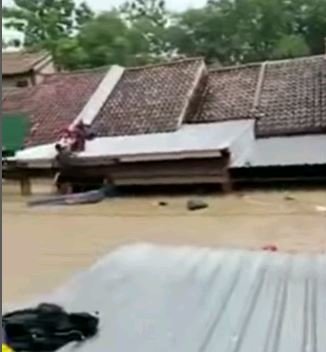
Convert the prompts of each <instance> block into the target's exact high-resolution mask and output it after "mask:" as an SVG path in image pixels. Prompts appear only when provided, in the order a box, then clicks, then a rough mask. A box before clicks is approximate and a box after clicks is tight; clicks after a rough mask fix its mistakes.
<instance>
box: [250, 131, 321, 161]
mask: <svg viewBox="0 0 326 352" xmlns="http://www.w3.org/2000/svg"><path fill="white" fill-rule="evenodd" d="M245 164H246V163H244V166H248V167H249V166H290V165H318V164H319V165H320V164H326V134H320V135H306V136H291V137H277V138H276V137H275V138H274V137H273V138H261V139H257V140H256V141H255V145H254V150H253V153H252V154H251V156H250V157H249V159H248V160H247V165H245Z"/></svg>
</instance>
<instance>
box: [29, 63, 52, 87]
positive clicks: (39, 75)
mask: <svg viewBox="0 0 326 352" xmlns="http://www.w3.org/2000/svg"><path fill="white" fill-rule="evenodd" d="M35 71H36V72H35V76H34V80H35V84H40V83H42V82H43V80H44V75H50V74H53V73H55V72H56V68H55V65H54V63H53V61H52V60H48V61H47V62H46V63H45V64H44V63H43V64H42V65H41V66H40V67H39V68H38V67H37V68H36V69H35Z"/></svg>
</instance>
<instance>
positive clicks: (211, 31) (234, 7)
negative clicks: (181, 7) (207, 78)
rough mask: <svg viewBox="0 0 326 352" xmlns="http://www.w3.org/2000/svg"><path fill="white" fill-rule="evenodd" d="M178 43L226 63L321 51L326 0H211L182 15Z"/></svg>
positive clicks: (175, 30)
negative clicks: (205, 4) (201, 6)
mask: <svg viewBox="0 0 326 352" xmlns="http://www.w3.org/2000/svg"><path fill="white" fill-rule="evenodd" d="M171 31H172V33H173V35H172V39H173V40H174V45H175V46H176V47H177V48H178V49H179V51H180V52H181V53H184V54H186V55H193V54H195V55H196V54H199V55H203V56H205V57H206V58H207V59H208V60H209V61H214V60H216V59H219V60H220V61H221V62H222V63H226V64H234V63H238V62H248V61H261V60H267V59H271V58H283V57H284V58H286V57H292V56H301V55H308V54H320V53H322V52H323V50H324V37H326V1H325V0H211V1H209V3H208V5H207V6H206V7H204V8H202V9H199V10H189V11H186V12H184V13H182V14H180V15H179V17H178V22H177V25H176V26H175V28H173V29H172V30H171Z"/></svg>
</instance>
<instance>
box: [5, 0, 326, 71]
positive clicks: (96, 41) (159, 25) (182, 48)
mask: <svg viewBox="0 0 326 352" xmlns="http://www.w3.org/2000/svg"><path fill="white" fill-rule="evenodd" d="M14 3H15V6H14V7H12V8H6V9H5V11H4V15H5V17H7V18H9V20H10V21H9V24H8V25H9V26H10V27H13V28H15V29H16V30H19V31H22V32H24V33H25V34H26V38H25V45H26V46H27V47H35V46H36V47H41V48H45V49H47V50H50V51H51V52H52V53H53V55H54V58H55V60H56V62H57V63H58V64H59V65H60V66H62V67H64V68H67V69H78V68H83V67H96V66H102V65H110V64H114V63H117V64H121V65H138V64H143V63H149V62H156V61H163V60H167V59H170V58H171V57H174V56H189V57H190V56H204V57H206V59H207V60H208V61H209V62H210V63H214V62H221V63H222V64H236V63H242V62H253V61H262V60H268V59H275V58H288V57H295V56H303V55H309V54H321V53H323V52H324V38H325V37H326V0H209V1H208V3H207V5H206V6H204V7H202V8H200V9H193V10H187V11H185V12H183V13H178V14H174V15H173V14H171V13H169V12H168V11H167V9H166V6H165V1H164V0H129V1H127V2H126V3H125V4H124V5H123V6H122V7H121V8H119V9H117V10H115V11H111V12H107V13H101V14H98V15H97V16H94V15H93V13H92V11H91V10H90V9H89V8H88V6H87V5H86V4H82V5H79V6H77V5H75V2H74V1H73V0H14Z"/></svg>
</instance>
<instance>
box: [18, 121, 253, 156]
mask: <svg viewBox="0 0 326 352" xmlns="http://www.w3.org/2000/svg"><path fill="white" fill-rule="evenodd" d="M253 140H254V121H250V120H243V121H229V122H223V123H211V124H199V125H184V126H182V127H181V128H180V129H179V130H178V131H176V132H172V133H153V134H144V135H137V136H120V137H100V138H96V139H94V140H92V141H89V142H87V143H86V150H85V152H82V153H79V157H81V158H100V157H112V158H118V157H119V158H121V159H122V160H123V159H128V160H131V159H133V160H145V159H146V158H149V159H151V160H152V159H153V158H161V157H162V156H164V157H166V156H167V155H170V156H171V157H173V155H172V154H174V155H178V154H192V155H193V154H195V153H210V152H215V153H216V152H219V151H220V150H223V149H230V151H231V155H232V160H234V161H237V160H239V159H241V158H242V154H243V153H244V152H245V151H246V150H247V149H246V148H245V147H247V146H248V145H249V144H250V143H251V141H252V142H253ZM55 153H56V152H55V149H54V145H51V144H50V145H43V146H39V147H34V148H29V149H26V150H23V151H21V152H19V153H17V156H16V159H17V160H20V161H26V162H28V161H33V160H49V159H52V158H54V156H55Z"/></svg>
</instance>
